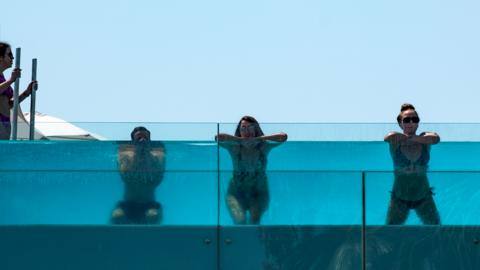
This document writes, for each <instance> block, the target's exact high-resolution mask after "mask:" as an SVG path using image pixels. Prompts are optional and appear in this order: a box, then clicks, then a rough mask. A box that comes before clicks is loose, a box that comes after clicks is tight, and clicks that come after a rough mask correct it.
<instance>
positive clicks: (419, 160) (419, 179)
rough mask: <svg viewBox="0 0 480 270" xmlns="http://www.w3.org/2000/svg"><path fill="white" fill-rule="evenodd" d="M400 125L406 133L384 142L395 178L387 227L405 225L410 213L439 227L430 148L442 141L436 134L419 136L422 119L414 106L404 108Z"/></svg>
mask: <svg viewBox="0 0 480 270" xmlns="http://www.w3.org/2000/svg"><path fill="white" fill-rule="evenodd" d="M397 122H398V124H399V126H400V128H401V129H402V130H403V133H399V132H390V133H388V134H387V135H386V136H385V138H384V140H385V142H388V143H389V144H390V154H391V156H392V159H393V165H394V175H395V179H394V183H393V190H392V195H391V199H390V205H389V208H388V213H387V224H389V225H393V224H403V223H404V222H405V221H406V219H407V217H408V213H409V211H410V210H415V211H416V213H417V215H418V216H419V217H420V219H421V220H422V222H423V223H424V224H430V225H436V224H440V215H439V213H438V210H437V207H436V205H435V202H434V200H433V192H432V188H431V187H430V184H429V182H428V178H427V169H428V162H429V160H430V146H431V145H432V144H437V143H438V142H439V141H440V137H439V136H438V134H436V133H434V132H422V133H421V134H420V135H417V134H416V132H417V128H418V124H419V122H420V118H419V116H418V113H417V111H416V110H415V107H414V106H413V105H412V104H403V105H402V106H401V109H400V114H399V115H398V117H397Z"/></svg>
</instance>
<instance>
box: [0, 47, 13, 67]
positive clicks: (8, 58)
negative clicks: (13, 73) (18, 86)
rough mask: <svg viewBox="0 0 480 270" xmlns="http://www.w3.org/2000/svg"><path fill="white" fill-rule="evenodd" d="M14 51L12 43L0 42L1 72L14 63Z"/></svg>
mask: <svg viewBox="0 0 480 270" xmlns="http://www.w3.org/2000/svg"><path fill="white" fill-rule="evenodd" d="M13 59H15V58H14V57H13V53H12V49H11V47H10V44H8V43H5V42H0V72H3V71H4V70H5V69H7V68H10V67H12V65H13Z"/></svg>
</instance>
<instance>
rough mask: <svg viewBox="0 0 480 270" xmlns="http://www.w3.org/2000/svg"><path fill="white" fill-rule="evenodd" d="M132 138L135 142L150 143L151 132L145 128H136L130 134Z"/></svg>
mask: <svg viewBox="0 0 480 270" xmlns="http://www.w3.org/2000/svg"><path fill="white" fill-rule="evenodd" d="M130 137H131V138H132V141H134V142H141V141H150V131H149V130H148V129H147V128H145V127H141V126H140V127H136V128H134V129H133V130H132V133H130Z"/></svg>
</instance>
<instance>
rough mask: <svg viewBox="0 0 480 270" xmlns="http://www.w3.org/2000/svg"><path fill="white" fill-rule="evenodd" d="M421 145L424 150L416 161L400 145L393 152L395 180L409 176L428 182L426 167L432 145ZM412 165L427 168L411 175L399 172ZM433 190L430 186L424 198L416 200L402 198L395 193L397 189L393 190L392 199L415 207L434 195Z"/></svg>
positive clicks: (409, 206)
mask: <svg viewBox="0 0 480 270" xmlns="http://www.w3.org/2000/svg"><path fill="white" fill-rule="evenodd" d="M421 146H422V150H421V151H422V152H421V154H420V157H419V158H418V159H417V160H416V161H411V160H409V159H408V158H407V157H406V156H405V155H404V154H403V153H402V151H401V149H400V147H398V148H397V149H396V150H395V151H394V152H393V164H394V167H395V182H397V181H401V179H402V178H403V177H408V178H411V177H414V178H417V179H418V180H417V179H416V180H415V181H425V182H427V183H428V178H427V173H426V169H427V167H428V162H429V161H430V151H429V150H430V147H429V146H428V145H425V144H421ZM410 166H414V167H417V166H420V167H422V168H425V170H424V171H421V172H415V173H413V174H411V175H409V174H405V173H401V172H399V169H403V168H406V167H410ZM432 190H433V187H429V190H428V191H427V193H426V194H425V196H424V197H423V198H421V199H419V200H414V201H412V200H405V199H401V198H399V197H398V196H397V195H396V194H395V191H391V193H392V200H394V201H396V202H397V203H401V204H403V205H405V206H406V207H407V208H408V209H415V208H418V207H419V206H420V205H422V204H423V203H424V202H425V201H426V200H427V199H429V198H430V197H431V196H432V195H434V193H433V191H432Z"/></svg>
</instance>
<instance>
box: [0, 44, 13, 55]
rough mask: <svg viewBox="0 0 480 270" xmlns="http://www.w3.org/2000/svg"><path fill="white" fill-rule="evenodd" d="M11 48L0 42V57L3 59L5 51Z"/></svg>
mask: <svg viewBox="0 0 480 270" xmlns="http://www.w3.org/2000/svg"><path fill="white" fill-rule="evenodd" d="M8 48H11V47H10V44H8V43H6V42H0V57H4V56H5V53H6V52H7V49H8Z"/></svg>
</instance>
